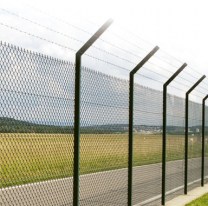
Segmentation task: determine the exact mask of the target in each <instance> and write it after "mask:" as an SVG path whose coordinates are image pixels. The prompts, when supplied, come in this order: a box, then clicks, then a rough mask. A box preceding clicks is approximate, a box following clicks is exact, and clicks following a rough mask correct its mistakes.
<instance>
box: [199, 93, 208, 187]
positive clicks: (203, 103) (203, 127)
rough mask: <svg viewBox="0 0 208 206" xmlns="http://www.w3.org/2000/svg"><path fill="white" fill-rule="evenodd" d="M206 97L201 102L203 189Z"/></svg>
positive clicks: (202, 176) (202, 177) (202, 175)
mask: <svg viewBox="0 0 208 206" xmlns="http://www.w3.org/2000/svg"><path fill="white" fill-rule="evenodd" d="M207 98H208V95H207V96H206V97H204V99H203V100H202V169H201V170H202V171H201V186H202V187H204V155H205V148H204V144H205V101H206V100H207Z"/></svg>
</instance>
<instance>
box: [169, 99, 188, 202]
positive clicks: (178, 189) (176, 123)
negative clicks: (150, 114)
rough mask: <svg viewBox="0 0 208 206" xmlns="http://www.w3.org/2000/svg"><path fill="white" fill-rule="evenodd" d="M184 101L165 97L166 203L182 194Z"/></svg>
mask: <svg viewBox="0 0 208 206" xmlns="http://www.w3.org/2000/svg"><path fill="white" fill-rule="evenodd" d="M184 116H185V100H184V99H182V98H179V97H176V96H173V95H168V96H167V147H166V152H167V155H166V160H167V164H166V194H167V196H166V201H168V200H171V199H173V198H174V197H176V196H178V195H181V194H183V188H184V154H185V152H184V149H185V144H184V143H185V133H184V127H185V117H184Z"/></svg>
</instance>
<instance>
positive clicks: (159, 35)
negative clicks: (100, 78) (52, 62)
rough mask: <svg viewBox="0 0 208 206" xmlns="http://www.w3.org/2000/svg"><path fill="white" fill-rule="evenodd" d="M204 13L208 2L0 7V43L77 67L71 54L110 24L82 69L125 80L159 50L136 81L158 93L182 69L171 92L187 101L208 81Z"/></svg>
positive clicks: (6, 0)
mask: <svg viewBox="0 0 208 206" xmlns="http://www.w3.org/2000/svg"><path fill="white" fill-rule="evenodd" d="M40 10H41V11H40ZM207 11H208V2H207V1H206V0H200V1H196V0H174V1H172V0H135V1H134V0H129V1H123V0H105V1H104V0H99V1H95V0H85V1H83V0H82V1H80V0H76V1H72V0H59V1H49V0H36V1H34V0H30V1H26V0H21V1H14V0H0V28H1V32H0V40H1V41H3V42H7V43H10V44H14V45H17V46H20V47H23V48H26V49H28V50H32V51H35V52H38V53H42V54H46V55H50V56H53V57H56V58H60V59H63V60H68V61H70V62H74V61H75V53H76V51H78V50H79V48H80V47H81V46H82V45H83V44H84V43H85V42H86V41H87V40H88V39H89V38H90V37H91V35H92V34H94V33H95V32H96V31H97V29H98V28H99V27H100V26H101V25H102V24H103V23H104V22H105V21H107V20H108V19H109V18H112V19H113V20H114V22H113V24H112V25H111V26H110V27H109V29H108V30H107V31H106V32H105V33H104V34H103V35H102V36H101V39H102V40H97V41H96V42H95V43H94V46H95V47H96V48H94V47H91V48H90V49H89V50H88V51H87V52H86V55H84V56H83V61H82V64H83V66H85V67H88V68H90V69H93V70H96V71H100V72H102V73H106V74H109V75H112V76H115V77H119V78H122V79H128V78H129V71H130V70H132V69H133V68H134V67H135V66H136V65H137V64H138V63H139V62H140V61H141V59H142V58H144V57H145V55H147V54H148V53H149V52H150V51H151V50H152V49H153V48H154V47H155V46H156V45H157V46H159V47H160V49H159V51H158V52H157V53H156V54H155V55H154V57H152V58H151V60H150V61H151V63H153V64H150V63H149V62H148V63H147V64H145V67H144V68H142V69H141V71H139V75H140V76H139V75H135V82H136V83H138V84H141V85H144V86H148V87H151V88H154V89H158V90H162V83H165V81H166V80H167V79H168V78H169V77H170V76H171V73H174V72H175V71H176V70H177V69H178V68H179V67H180V66H181V65H182V64H183V63H185V62H186V63H187V64H188V67H186V68H185V70H184V71H185V72H184V71H183V72H182V73H181V74H180V75H179V76H180V77H182V78H179V77H177V78H176V79H175V80H176V81H177V82H173V83H171V86H173V87H170V88H169V90H168V92H169V93H171V94H174V95H177V96H180V97H184V94H185V91H187V90H188V88H190V87H191V86H192V85H193V84H194V83H195V82H196V81H197V80H198V79H199V78H200V77H201V76H202V75H203V74H205V75H207V76H208V69H207V65H208V58H207V46H208V39H207V36H208V29H207V28H206V25H208V12H207ZM9 12H12V13H13V14H11V13H9ZM46 13H47V14H46ZM26 19H27V20H26ZM8 26H9V27H8ZM10 27H12V29H11V28H10ZM15 29H16V30H15ZM20 31H21V32H20ZM23 32H26V33H27V34H26V33H23ZM28 34H30V35H28ZM40 38H41V39H40ZM42 39H45V40H46V41H45V40H42ZM74 39H76V40H74ZM77 40H78V41H77ZM103 40H104V41H103ZM51 42H54V43H51ZM106 42H107V43H106ZM57 44H58V45H62V46H58V45H57ZM63 47H65V48H63ZM66 47H67V48H66ZM68 48H71V49H72V50H73V51H72V50H70V49H68ZM101 50H102V51H101ZM103 50H104V52H103ZM109 53H110V54H109ZM87 55H88V56H87ZM89 56H93V58H92V57H89ZM106 62H107V63H106ZM167 62H168V63H167ZM170 64H171V65H170ZM141 75H143V76H141ZM144 76H146V77H149V79H148V78H145V77H144ZM152 79H154V80H156V81H153V80H152ZM158 81H159V82H158ZM204 82H205V83H204ZM204 82H203V83H202V84H201V85H200V86H201V87H197V88H196V91H194V92H193V95H191V96H190V98H191V100H193V101H196V102H201V99H202V98H203V97H204V96H206V94H207V93H208V89H207V88H208V81H207V79H206V80H204Z"/></svg>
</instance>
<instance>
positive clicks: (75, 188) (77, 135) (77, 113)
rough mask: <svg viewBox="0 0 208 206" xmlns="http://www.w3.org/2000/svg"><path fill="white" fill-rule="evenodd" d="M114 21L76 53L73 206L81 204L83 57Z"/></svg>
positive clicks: (109, 21) (102, 28)
mask: <svg viewBox="0 0 208 206" xmlns="http://www.w3.org/2000/svg"><path fill="white" fill-rule="evenodd" d="M112 23H113V20H112V19H109V20H108V21H107V22H106V23H105V24H104V25H103V26H102V27H100V29H99V30H98V31H97V32H96V33H95V34H94V35H93V36H92V37H91V38H90V39H89V40H88V41H87V42H86V43H85V44H84V45H83V46H82V48H81V49H80V50H79V51H78V52H77V53H76V60H75V61H76V66H75V113H74V179H73V181H74V183H73V184H74V185H73V206H78V205H79V145H80V96H81V93H80V92H81V57H82V55H83V54H84V53H85V52H86V51H87V49H88V48H89V47H90V46H91V45H92V44H93V43H94V42H95V41H96V40H97V39H98V38H99V37H100V36H101V35H102V34H103V33H104V32H105V31H106V29H107V28H108V27H109V26H110V25H111V24H112Z"/></svg>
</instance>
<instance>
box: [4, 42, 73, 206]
mask: <svg viewBox="0 0 208 206" xmlns="http://www.w3.org/2000/svg"><path fill="white" fill-rule="evenodd" d="M0 81H1V84H0V96H1V109H0V112H1V115H0V116H1V117H0V125H1V126H0V132H1V134H0V135H1V137H0V138H1V185H0V188H1V193H2V205H5V206H10V205H15V206H23V205H61V204H62V205H63V204H66V203H68V202H69V201H70V200H71V199H72V191H73V184H72V183H73V181H72V175H73V121H74V120H73V118H74V68H73V65H72V64H71V63H69V62H65V61H60V60H57V59H54V58H51V57H47V56H43V55H41V54H36V53H32V52H29V51H26V50H24V49H20V48H17V47H14V46H9V45H6V44H2V43H0Z"/></svg>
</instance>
